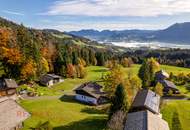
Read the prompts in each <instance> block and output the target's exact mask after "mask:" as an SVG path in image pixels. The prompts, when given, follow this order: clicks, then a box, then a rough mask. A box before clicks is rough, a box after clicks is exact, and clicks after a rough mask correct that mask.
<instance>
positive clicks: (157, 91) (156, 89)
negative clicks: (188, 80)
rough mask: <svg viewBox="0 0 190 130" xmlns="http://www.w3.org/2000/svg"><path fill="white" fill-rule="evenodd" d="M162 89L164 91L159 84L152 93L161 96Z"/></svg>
mask: <svg viewBox="0 0 190 130" xmlns="http://www.w3.org/2000/svg"><path fill="white" fill-rule="evenodd" d="M163 89H164V87H163V85H162V84H161V83H157V84H156V86H155V88H154V92H155V93H157V94H158V95H160V96H163Z"/></svg>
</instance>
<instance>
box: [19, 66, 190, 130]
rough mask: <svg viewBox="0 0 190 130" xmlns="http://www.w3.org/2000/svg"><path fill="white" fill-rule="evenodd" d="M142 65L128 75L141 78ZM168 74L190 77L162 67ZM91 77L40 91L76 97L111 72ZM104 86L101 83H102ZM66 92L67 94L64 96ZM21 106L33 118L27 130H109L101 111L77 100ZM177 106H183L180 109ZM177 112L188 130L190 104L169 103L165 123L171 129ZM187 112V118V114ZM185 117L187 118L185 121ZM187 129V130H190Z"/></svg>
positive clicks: (99, 70)
mask: <svg viewBox="0 0 190 130" xmlns="http://www.w3.org/2000/svg"><path fill="white" fill-rule="evenodd" d="M139 67H140V65H134V66H133V67H132V68H125V72H126V74H127V72H131V73H133V74H137V73H138V70H139ZM161 67H162V68H163V69H165V70H166V71H167V72H173V73H174V74H177V73H180V72H181V71H182V70H184V71H183V72H185V73H189V72H190V69H186V68H179V67H170V66H161ZM87 72H88V75H87V77H86V78H84V79H65V81H64V82H63V83H60V84H57V85H55V86H53V87H52V88H51V89H49V88H46V87H39V88H38V89H39V91H40V92H43V93H44V95H50V96H53V95H63V93H66V94H72V93H71V92H72V90H73V89H74V88H75V87H77V86H78V85H80V84H82V83H84V82H87V81H99V80H100V78H101V77H102V74H106V73H107V69H106V68H104V67H97V66H91V67H87ZM100 83H101V82H100ZM63 90H64V92H63ZM20 104H21V105H22V106H23V107H24V108H25V109H26V110H28V111H29V112H30V113H31V114H32V116H31V118H29V119H28V120H26V121H25V122H24V124H25V127H24V129H23V130H28V129H30V128H32V127H35V125H36V124H37V123H38V122H39V121H42V122H45V121H50V123H51V124H52V125H53V127H54V129H55V130H102V129H104V128H105V124H106V119H107V116H106V114H105V113H102V111H101V110H96V108H95V107H90V106H88V105H84V104H80V103H78V102H75V100H74V99H73V96H64V97H62V98H61V99H56V98H49V99H48V98H45V99H43V98H42V99H35V100H24V101H21V102H20ZM177 106H180V107H179V108H178V107H177ZM173 108H177V109H176V110H178V112H179V117H180V120H181V122H183V123H182V126H183V128H187V125H188V123H187V122H189V121H190V120H189V119H188V118H189V117H190V112H189V113H188V110H187V109H188V108H190V102H188V101H187V102H186V101H179V102H178V101H177V102H173V101H172V102H171V103H170V102H169V103H168V104H167V105H166V106H164V108H163V110H162V113H163V117H164V119H166V120H167V121H168V122H169V124H170V126H171V122H172V121H171V119H172V112H173V111H174V110H175V109H173ZM184 111H186V114H183V112H184ZM183 116H185V117H184V118H183ZM188 129H189V128H187V129H184V130H188Z"/></svg>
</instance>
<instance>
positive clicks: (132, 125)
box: [124, 110, 169, 130]
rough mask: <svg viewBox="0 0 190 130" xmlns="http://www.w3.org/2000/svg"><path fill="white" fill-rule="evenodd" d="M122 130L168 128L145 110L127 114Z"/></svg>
mask: <svg viewBox="0 0 190 130" xmlns="http://www.w3.org/2000/svg"><path fill="white" fill-rule="evenodd" d="M124 130H169V126H168V123H167V122H166V121H164V120H163V119H161V118H160V117H159V116H158V115H156V114H153V113H152V112H150V111H148V110H146V111H139V112H133V113H128V114H127V120H126V123H125V128H124Z"/></svg>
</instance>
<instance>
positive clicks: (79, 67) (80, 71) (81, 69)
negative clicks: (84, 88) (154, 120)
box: [75, 64, 87, 78]
mask: <svg viewBox="0 0 190 130" xmlns="http://www.w3.org/2000/svg"><path fill="white" fill-rule="evenodd" d="M75 69H76V75H77V77H78V78H85V77H86V75H87V72H86V70H85V68H84V66H83V65H81V64H78V65H76V66H75Z"/></svg>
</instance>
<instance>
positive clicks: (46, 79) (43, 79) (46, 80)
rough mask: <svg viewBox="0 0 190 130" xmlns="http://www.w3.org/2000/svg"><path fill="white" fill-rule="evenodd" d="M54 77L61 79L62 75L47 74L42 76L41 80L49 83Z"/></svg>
mask: <svg viewBox="0 0 190 130" xmlns="http://www.w3.org/2000/svg"><path fill="white" fill-rule="evenodd" d="M53 79H61V76H58V75H55V74H46V75H43V76H42V77H41V78H40V82H42V83H48V82H49V81H50V80H53Z"/></svg>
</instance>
